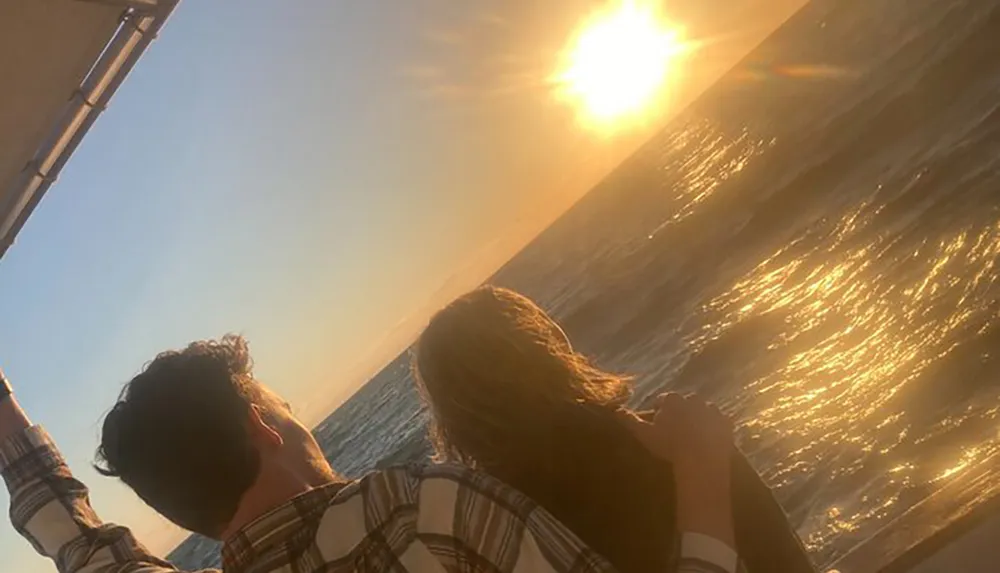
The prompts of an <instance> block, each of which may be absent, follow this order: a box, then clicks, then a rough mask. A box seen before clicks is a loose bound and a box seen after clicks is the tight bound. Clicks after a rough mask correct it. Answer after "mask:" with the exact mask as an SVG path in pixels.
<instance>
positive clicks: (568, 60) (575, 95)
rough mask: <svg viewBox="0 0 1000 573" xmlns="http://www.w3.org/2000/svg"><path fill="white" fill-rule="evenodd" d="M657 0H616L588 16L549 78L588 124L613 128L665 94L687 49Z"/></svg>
mask: <svg viewBox="0 0 1000 573" xmlns="http://www.w3.org/2000/svg"><path fill="white" fill-rule="evenodd" d="M657 4H658V2H655V0H616V1H614V2H613V3H612V4H611V5H609V6H608V7H607V8H605V9H603V10H600V11H598V12H596V13H594V14H593V15H592V16H591V17H589V18H587V19H586V20H585V22H584V24H583V25H582V26H581V27H580V30H579V32H578V33H577V34H576V35H575V36H574V37H573V38H572V39H571V40H570V42H569V43H568V45H567V47H566V50H565V51H564V53H563V58H562V60H563V61H562V62H561V66H560V69H559V71H557V72H556V74H555V76H554V78H553V80H554V84H555V89H556V94H557V95H558V96H559V97H560V98H562V99H565V100H567V101H569V102H570V103H571V104H572V105H573V106H574V107H576V108H577V115H578V116H579V119H580V120H581V121H582V122H583V123H585V124H588V125H591V126H596V127H601V128H604V129H609V128H610V129H613V128H617V127H622V126H623V125H625V124H627V123H629V121H630V120H632V121H634V120H641V119H643V118H644V117H646V116H647V115H649V114H650V113H651V112H652V111H653V110H651V107H653V106H654V104H655V103H656V102H657V101H658V100H659V99H660V98H661V97H662V96H663V95H664V92H665V91H666V90H667V88H668V84H669V83H670V80H671V77H672V75H673V74H674V72H675V71H676V69H675V68H676V65H677V61H678V59H679V57H680V56H681V55H683V54H685V53H686V52H688V51H689V45H688V44H687V43H686V42H685V41H684V39H683V31H682V30H681V29H680V28H678V27H675V26H672V25H671V24H670V23H669V22H667V21H666V19H665V18H664V17H663V15H662V14H661V13H660V11H659V10H658V9H657V7H656V6H657Z"/></svg>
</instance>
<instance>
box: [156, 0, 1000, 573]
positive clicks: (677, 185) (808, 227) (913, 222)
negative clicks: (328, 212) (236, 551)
mask: <svg viewBox="0 0 1000 573" xmlns="http://www.w3.org/2000/svg"><path fill="white" fill-rule="evenodd" d="M998 37H1000V2H998V1H996V0H965V1H961V0H955V1H949V2H942V1H940V0H871V1H860V0H859V1H848V0H814V1H813V2H812V3H810V4H808V5H807V6H806V7H805V8H804V9H803V10H802V11H800V12H799V13H798V14H797V15H795V16H794V17H793V18H792V19H791V20H790V21H789V22H788V23H787V24H786V25H785V26H783V27H782V28H781V29H780V30H779V31H778V32H776V33H775V34H774V35H773V36H772V37H771V38H770V39H769V40H768V41H767V42H765V43H764V44H763V45H762V46H761V47H760V48H759V49H757V50H756V51H754V52H753V53H752V54H751V55H750V56H748V57H747V58H746V59H745V60H744V61H742V62H741V63H740V64H739V65H738V66H737V67H736V68H735V69H734V70H733V71H732V73H730V74H728V75H727V76H726V77H725V78H724V79H723V80H722V81H721V82H720V83H719V84H718V85H717V86H715V87H714V88H713V89H712V90H711V91H709V92H708V93H707V94H705V96H704V97H702V98H701V99H700V100H699V101H698V102H697V103H696V104H695V105H694V106H692V107H691V108H690V109H688V110H687V111H686V112H685V113H683V114H682V115H681V116H679V117H678V118H677V119H676V120H675V121H673V122H672V123H671V124H670V125H669V126H668V127H667V128H666V129H665V130H664V131H663V132H662V133H660V134H659V135H658V136H656V137H655V138H653V139H652V140H651V141H650V142H648V144H647V145H645V146H644V147H643V148H642V149H640V150H639V152H637V153H636V154H635V155H634V156H633V157H632V158H630V159H629V160H628V161H626V162H625V163H624V164H623V165H622V166H621V167H619V168H618V169H617V170H616V171H615V172H613V173H612V174H611V175H610V176H609V177H608V178H607V179H606V180H605V181H603V182H602V183H601V184H600V185H598V186H597V187H596V188H595V189H594V190H593V191H591V192H590V193H589V194H588V195H587V196H586V197H585V198H584V199H583V200H582V201H581V202H580V203H579V204H577V205H576V206H575V207H574V208H573V209H572V210H571V211H570V212H568V213H567V214H566V215H565V216H564V217H562V218H561V219H560V220H559V221H557V222H556V223H555V224H554V225H553V226H552V227H550V228H549V229H548V230H547V231H546V232H545V233H544V234H543V235H542V236H540V237H539V238H538V239H537V240H536V241H534V242H533V243H532V244H531V245H529V246H528V247H527V248H526V249H525V250H524V251H523V252H522V253H520V254H519V255H518V256H517V257H516V258H514V259H513V260H512V261H511V262H510V263H509V264H507V265H506V266H505V267H503V268H502V269H501V270H500V271H499V272H498V273H497V275H496V276H495V277H494V279H493V281H492V282H494V283H496V284H501V285H504V286H509V287H513V288H516V289H518V290H520V291H522V292H525V293H527V294H529V295H530V296H532V297H534V298H536V299H537V300H539V301H541V302H542V303H543V304H544V305H545V306H546V307H547V308H549V309H550V310H552V312H553V313H554V314H555V315H556V316H557V317H558V318H559V319H560V321H562V322H563V324H564V325H565V326H566V329H567V331H568V332H569V334H570V336H571V337H572V338H573V339H574V341H575V342H576V344H577V346H579V347H580V348H581V349H582V350H584V351H585V352H587V353H588V354H590V355H592V356H594V357H595V358H596V360H597V361H598V363H599V364H601V365H602V366H604V367H607V368H613V369H619V370H621V371H627V372H630V373H633V374H635V375H636V376H637V387H638V396H637V398H636V399H637V401H641V400H642V399H644V398H645V397H646V396H648V395H650V394H652V393H655V392H657V391H659V390H661V389H663V388H672V389H677V390H681V391H698V392H699V393H701V394H704V395H706V396H707V397H709V398H711V399H712V400H714V401H716V402H718V403H719V404H721V405H722V406H723V407H724V408H725V409H726V410H727V411H728V412H729V413H731V414H732V415H733V417H734V419H735V420H736V421H737V425H738V430H737V440H738V443H739V444H740V446H741V447H742V449H743V450H744V451H745V452H746V453H747V455H748V456H749V457H750V458H751V460H752V461H753V462H754V464H755V466H756V467H757V468H758V470H759V471H760V472H761V474H762V475H763V476H764V477H765V478H766V479H767V481H768V482H769V483H770V484H771V485H772V486H773V487H774V488H775V491H776V494H777V495H778V497H779V499H780V500H781V501H782V503H783V505H784V506H785V508H786V509H787V511H788V512H789V515H790V518H791V520H792V521H793V523H794V525H795V526H796V527H797V528H798V530H799V532H800V534H801V535H802V537H803V539H804V540H805V542H806V543H807V545H808V548H809V549H810V551H811V552H812V554H813V557H814V559H815V561H816V562H817V563H819V564H829V563H831V562H832V561H833V560H835V559H836V558H837V557H839V556H841V555H843V554H844V553H845V552H847V551H849V550H850V549H851V548H852V547H854V546H856V545H857V544H858V543H859V542H861V541H863V540H865V539H867V538H869V537H871V535H872V534H873V533H874V532H876V531H878V530H879V529H880V528H882V527H884V526H886V524H889V523H890V522H892V520H893V519H895V518H897V517H898V516H900V515H902V514H903V513H904V512H905V511H907V509H909V508H911V507H913V506H914V505H916V504H918V503H919V502H920V501H921V500H924V499H926V498H927V497H928V496H929V495H931V494H932V493H934V492H936V491H939V490H941V489H942V488H946V487H948V486H949V484H955V483H960V481H961V480H962V479H963V478H965V477H968V476H970V475H975V476H976V479H977V481H976V482H975V483H976V488H977V490H976V493H975V496H977V497H975V499H980V498H981V499H985V498H986V497H988V496H990V495H992V494H993V493H996V490H997V489H1000V464H998V463H997V461H996V460H997V459H998V458H995V457H993V456H994V455H995V454H997V451H998V449H1000V424H998V414H1000V284H998V277H997V272H998V262H1000V57H998V56H1000V48H997V44H996V43H995V39H996V38H998ZM425 422H426V414H425V413H424V412H423V411H422V410H421V408H420V404H419V400H418V397H417V395H416V392H415V391H414V388H413V381H412V379H411V377H410V375H409V357H408V356H407V355H405V354H404V355H403V356H401V357H399V358H398V359H397V360H395V361H394V362H393V363H391V364H390V365H389V366H388V367H386V369H385V370H384V371H382V372H381V373H380V374H379V375H378V376H377V377H375V378H374V379H373V380H372V381H371V382H370V383H369V384H367V385H366V386H365V387H363V388H362V389H361V390H360V391H359V392H358V394H357V395H355V396H354V397H353V398H352V399H351V400H350V401H348V402H347V403H345V404H344V405H343V406H342V407H341V408H339V409H338V410H337V411H336V412H334V413H333V414H332V415H331V416H330V417H329V418H328V419H327V420H325V421H324V422H323V423H322V424H320V425H319V426H318V427H317V428H316V434H317V436H318V437H319V439H320V441H321V443H322V444H323V447H324V448H325V450H326V452H327V454H328V456H329V457H330V459H331V461H332V463H333V464H334V466H335V467H336V468H337V469H338V470H339V471H341V472H343V473H345V474H347V475H350V476H357V475H361V474H363V473H364V472H366V471H369V470H371V469H372V468H374V467H376V466H377V464H379V462H380V460H389V461H394V460H401V459H408V458H414V457H421V456H424V455H426V452H427V445H426V442H425V440H424V438H423V432H424V424H425ZM171 557H172V558H173V560H174V561H175V562H176V563H178V564H179V565H182V566H185V567H196V566H208V565H212V564H214V563H217V555H216V548H215V547H214V546H213V545H212V544H210V543H207V542H205V541H204V540H199V539H192V540H189V541H188V542H185V544H183V545H182V546H181V547H179V548H178V549H177V550H176V551H175V552H174V554H173V555H172V556H171Z"/></svg>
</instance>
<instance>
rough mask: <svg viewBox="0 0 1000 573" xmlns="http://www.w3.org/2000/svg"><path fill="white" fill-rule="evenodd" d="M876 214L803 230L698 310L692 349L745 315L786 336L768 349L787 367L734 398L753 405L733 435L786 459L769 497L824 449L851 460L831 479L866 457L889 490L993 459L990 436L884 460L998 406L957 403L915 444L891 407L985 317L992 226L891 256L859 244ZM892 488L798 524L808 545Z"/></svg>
mask: <svg viewBox="0 0 1000 573" xmlns="http://www.w3.org/2000/svg"><path fill="white" fill-rule="evenodd" d="M881 209H882V208H881V207H874V206H872V205H871V204H863V205H860V206H858V207H857V208H855V209H854V210H853V211H851V212H849V213H848V214H847V215H846V216H844V217H842V218H841V219H840V220H839V221H838V222H836V223H835V224H832V225H830V226H829V228H828V229H827V230H822V229H813V230H810V231H809V232H807V233H805V235H804V236H802V237H800V238H799V239H797V240H796V241H794V242H792V243H791V244H789V245H788V246H786V247H785V248H783V249H780V250H779V251H778V252H776V253H774V254H773V256H771V257H769V258H767V259H766V260H764V261H763V262H762V263H760V264H759V265H758V266H757V267H756V268H755V269H754V270H753V271H752V272H750V273H749V274H748V275H747V276H745V277H744V278H743V279H742V280H740V281H739V282H738V283H737V284H735V285H734V286H733V287H732V288H731V289H729V290H728V291H727V292H725V293H724V294H722V295H721V296H719V297H717V298H716V299H714V300H713V301H712V302H711V303H710V304H709V305H708V307H707V312H708V313H709V314H710V315H711V316H713V317H715V318H716V320H714V322H713V323H712V325H711V326H710V327H709V328H707V329H706V330H705V331H704V333H703V334H702V335H701V337H700V338H699V339H698V340H697V341H696V346H699V345H704V344H706V343H708V342H709V341H711V340H713V339H715V338H718V337H720V336H721V335H723V334H724V333H725V332H726V331H727V330H728V329H729V328H731V327H733V326H734V325H736V324H738V323H740V322H742V321H746V320H748V319H750V318H753V317H758V316H762V315H772V316H778V317H781V319H782V320H784V325H785V326H786V328H784V329H783V334H782V336H781V337H780V338H779V339H778V341H777V342H774V343H772V344H771V346H769V350H779V351H783V352H785V353H786V354H787V357H786V358H785V359H784V360H783V362H782V363H781V365H780V366H779V367H778V368H775V369H773V370H772V371H769V372H767V373H764V374H762V375H761V376H760V377H759V378H757V379H755V380H753V381H751V382H749V386H748V391H747V392H746V395H747V396H749V398H744V400H755V401H757V402H758V403H759V404H765V407H764V408H763V409H755V410H754V415H753V417H752V418H750V419H747V420H744V421H743V424H742V425H743V429H744V430H745V431H746V432H747V433H748V434H749V435H751V436H756V437H758V438H762V439H770V440H777V441H780V442H782V443H783V444H785V447H787V448H788V449H789V450H790V451H791V454H790V455H788V456H787V457H786V458H785V459H784V460H783V461H779V462H778V463H777V464H776V465H775V467H773V468H771V469H772V472H773V473H772V475H770V476H769V477H770V479H771V480H772V482H773V483H775V484H776V485H778V486H781V485H784V484H789V483H793V482H794V481H795V478H796V477H799V476H801V475H802V473H803V472H807V471H810V469H811V468H815V467H816V466H817V464H819V463H821V462H822V456H823V455H824V452H828V451H830V449H831V448H839V449H840V450H842V451H843V450H845V449H846V450H847V451H848V452H853V453H848V454H847V455H846V456H841V457H842V459H839V460H837V463H836V464H835V469H833V470H831V471H832V472H833V475H834V477H835V478H838V477H844V476H849V475H851V474H852V473H856V472H857V471H858V470H859V469H860V467H861V464H862V463H871V459H872V458H871V456H872V455H877V456H882V457H884V458H886V459H887V461H888V460H890V459H891V460H892V463H891V464H889V465H887V467H886V471H884V472H883V473H881V474H880V475H879V478H878V479H880V480H884V481H886V482H887V483H892V484H896V485H898V486H910V485H918V484H924V485H927V484H933V483H936V482H942V481H946V480H949V479H951V478H954V477H956V476H958V475H960V474H961V473H962V472H964V471H966V470H967V469H968V468H970V467H974V466H975V465H976V464H978V463H980V462H982V461H984V460H986V459H987V458H989V457H990V456H992V455H994V454H996V453H997V451H998V449H1000V448H998V444H1000V439H998V436H997V435H994V439H993V440H992V441H987V442H985V443H983V442H982V440H981V439H978V438H977V439H975V440H971V441H970V443H968V444H967V445H966V446H965V447H964V448H961V449H959V450H957V451H956V450H954V449H952V450H950V451H947V452H943V453H941V452H937V453H936V455H935V456H931V458H932V459H931V461H927V462H923V463H922V462H921V460H920V459H917V458H916V457H911V456H909V454H904V453H900V452H898V451H897V450H899V449H900V446H901V445H902V444H905V443H909V442H912V443H914V444H919V443H921V442H927V441H930V440H933V439H935V437H936V436H940V435H942V434H944V433H946V432H948V431H949V430H954V429H955V428H957V427H958V426H959V425H961V424H962V423H964V422H965V421H967V420H970V419H973V418H978V419H984V420H991V421H993V422H992V423H993V424H994V426H995V425H996V424H995V421H996V419H997V416H998V409H1000V408H998V407H991V408H985V407H983V406H982V405H977V406H974V405H970V406H969V407H968V408H967V410H966V412H965V413H963V414H962V415H960V416H955V415H952V416H945V417H943V418H942V419H940V420H939V421H938V423H937V424H936V425H935V426H934V427H933V428H932V429H931V430H930V431H929V432H928V431H926V430H925V429H924V428H921V429H920V430H921V433H922V437H920V438H919V439H914V438H911V437H910V434H911V431H910V430H911V421H910V420H909V418H908V417H907V415H905V413H904V412H901V411H899V410H898V405H897V406H895V408H896V409H894V400H897V399H900V396H901V395H902V394H905V393H906V390H907V388H908V386H909V385H911V384H914V383H917V382H919V381H921V380H922V376H924V375H925V374H927V373H928V372H929V369H931V368H932V367H934V365H936V364H939V363H940V361H942V360H944V359H946V358H947V357H948V356H949V354H950V353H952V352H953V351H954V350H955V348H956V347H957V346H958V345H959V343H960V341H961V340H962V339H964V338H968V337H969V336H970V335H974V334H976V333H979V332H982V331H983V330H984V329H986V328H988V327H989V325H990V324H991V323H993V322H994V321H995V320H996V317H997V313H996V308H995V304H994V299H995V296H988V293H989V292H990V289H991V288H993V287H994V286H995V283H996V281H997V275H996V263H997V260H998V257H1000V224H996V223H994V224H991V225H986V226H980V227H974V226H970V227H966V228H963V229H960V230H957V231H953V232H951V233H946V234H944V235H942V236H941V237H939V238H937V240H933V239H923V240H922V241H921V242H918V243H919V246H918V247H917V248H916V249H915V250H914V249H903V248H902V245H903V244H904V242H903V241H904V239H902V238H900V237H898V236H897V237H889V236H884V235H882V236H877V237H878V238H876V239H874V240H869V241H867V242H865V243H862V244H859V242H858V240H857V237H858V236H859V231H861V230H863V229H867V228H868V226H869V225H871V224H872V221H873V219H875V218H876V217H877V216H878V215H879V213H880V211H881ZM910 241H911V243H910V244H912V239H910ZM817 244H818V245H820V246H819V247H815V245H817ZM959 382H960V381H955V383H959ZM931 406H933V405H931ZM931 406H928V407H931ZM899 458H902V459H899ZM929 463H930V464H936V465H934V466H933V467H927V464H929ZM902 489H903V488H902V487H895V488H892V491H894V492H895V493H893V494H891V495H887V496H883V497H880V498H879V499H871V498H868V497H860V499H856V500H854V501H853V503H851V504H850V506H849V507H848V506H846V505H845V506H842V507H836V508H830V509H829V511H826V512H821V513H819V514H818V515H815V516H812V517H809V518H808V519H807V520H809V521H812V523H811V525H810V526H809V527H808V528H807V529H808V530H809V531H811V532H812V534H811V537H810V538H809V539H808V540H807V541H808V543H809V544H810V545H813V546H820V545H823V543H824V541H825V540H826V539H828V538H829V537H830V536H836V535H839V534H842V533H843V532H845V531H852V530H854V529H856V528H857V527H858V526H859V524H861V523H864V522H867V521H869V520H871V519H879V518H882V517H885V516H886V515H888V513H889V512H890V510H891V509H892V507H893V506H894V504H896V503H898V501H899V497H900V493H899V492H900V491H901V490H902Z"/></svg>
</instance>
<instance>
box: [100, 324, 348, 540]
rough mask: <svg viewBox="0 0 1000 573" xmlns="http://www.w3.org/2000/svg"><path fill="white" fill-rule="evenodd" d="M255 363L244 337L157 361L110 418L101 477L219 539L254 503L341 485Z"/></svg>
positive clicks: (190, 348) (132, 384)
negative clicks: (262, 378)
mask: <svg viewBox="0 0 1000 573" xmlns="http://www.w3.org/2000/svg"><path fill="white" fill-rule="evenodd" d="M252 366H253V365H252V361H251V359H250V353H249V350H248V347H247V343H246V341H245V340H244V339H243V338H242V337H239V336H234V335H227V336H225V337H223V338H222V339H221V340H218V341H200V342H195V343H192V344H191V345H189V346H188V347H187V348H185V349H184V350H180V351H169V352H164V353H162V354H160V355H159V356H157V357H156V358H155V359H154V360H153V361H152V362H150V363H149V364H148V365H147V366H146V368H145V369H144V370H143V371H142V373H140V374H139V375H138V376H136V377H135V378H133V379H132V381H131V382H129V383H128V384H127V385H126V386H125V388H124V390H123V391H122V393H121V396H120V398H119V400H118V403H117V404H115V406H114V407H113V408H112V409H111V411H110V412H109V413H108V415H107V417H106V418H105V420H104V428H103V431H102V436H101V445H100V447H99V448H98V450H97V459H98V467H97V469H98V471H100V472H101V473H102V474H104V475H108V476H116V477H118V478H120V479H121V480H122V481H123V482H125V483H126V484H127V485H128V486H129V487H131V488H132V489H133V490H135V492H136V493H137V494H138V495H139V497H141V498H142V499H143V500H144V501H145V502H146V503H147V504H149V505H150V506H151V507H152V508H153V509H155V510H157V511H158V512H160V513H161V514H163V515H164V516H165V517H166V518H168V519H170V520H171V521H173V522H174V523H176V524H178V525H180V526H181V527H184V528H185V529H189V530H191V531H194V532H196V533H200V534H202V535H206V536H209V537H214V538H219V537H221V536H222V535H223V534H224V533H225V532H226V531H227V530H228V529H229V528H230V525H231V524H232V522H233V520H234V518H235V517H236V515H237V512H238V510H241V509H242V510H243V512H242V513H245V512H246V509H247V508H246V507H245V506H247V505H248V504H250V505H254V506H255V507H256V506H261V508H260V509H261V510H266V509H269V508H268V507H266V505H267V504H268V503H273V501H274V500H270V499H264V498H267V497H268V496H273V495H275V494H278V495H281V494H286V493H288V494H292V495H294V493H297V489H298V490H300V491H304V490H306V489H308V488H309V487H310V486H316V485H320V484H321V483H324V482H327V481H330V480H332V479H333V477H334V476H333V471H332V470H331V469H330V466H329V465H328V464H327V462H326V460H325V459H324V458H323V454H322V451H321V450H320V448H319V445H318V444H317V443H316V440H315V439H314V438H313V436H312V434H311V433H310V432H309V430H308V429H307V428H305V427H304V426H303V425H302V424H301V423H300V422H298V421H297V420H296V419H295V418H294V417H293V416H292V414H291V411H290V410H289V408H288V404H286V403H285V402H284V401H282V400H281V399H280V398H278V396H277V395H275V394H274V393H273V392H271V391H270V390H268V389H267V388H265V387H264V386H263V385H261V384H260V383H259V382H257V381H256V380H255V379H254V377H253V373H252ZM264 482H266V483H264ZM265 486H266V489H267V491H258V490H261V489H262V488H264V487H265ZM252 498H253V499H252ZM277 501H282V500H277Z"/></svg>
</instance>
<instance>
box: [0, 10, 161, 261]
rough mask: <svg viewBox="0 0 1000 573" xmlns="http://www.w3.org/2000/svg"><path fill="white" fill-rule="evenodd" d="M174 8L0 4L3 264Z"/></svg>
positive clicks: (0, 245)
mask: <svg viewBox="0 0 1000 573" xmlns="http://www.w3.org/2000/svg"><path fill="white" fill-rule="evenodd" d="M177 2H178V0H11V1H5V2H0V77H2V78H3V79H4V81H3V83H2V84H0V257H2V256H3V255H4V253H6V251H7V249H8V248H9V247H10V246H11V244H13V242H14V237H15V236H16V235H17V233H18V231H20V230H21V228H22V227H23V226H24V223H25V221H27V219H28V216H29V215H30V214H31V211H32V210H33V209H34V208H35V206H36V205H37V204H38V202H39V200H41V198H42V196H43V195H44V194H45V192H46V191H47V190H48V188H49V186H51V185H52V183H53V182H54V181H55V179H56V177H57V176H58V174H59V170H60V169H62V167H63V165H65V164H66V161H67V160H68V159H69V157H70V155H71V154H72V153H73V151H74V150H75V149H76V147H77V145H78V144H79V143H80V140H81V139H82V138H83V136H84V135H85V134H86V133H87V130H88V129H89V128H90V126H91V125H92V124H93V123H94V121H95V120H96V119H97V116H99V115H100V113H101V112H102V111H103V110H104V108H105V107H106V106H107V104H108V102H109V101H110V99H111V96H112V95H113V94H114V92H115V90H116V89H117V87H118V86H119V85H120V84H121V82H122V80H124V79H125V76H126V75H127V74H128V72H129V71H130V70H131V69H132V66H134V65H135V62H136V61H137V60H138V59H139V57H140V56H141V55H142V52H143V51H144V50H145V49H146V47H147V46H148V45H149V44H150V42H151V41H152V40H153V38H154V37H155V36H156V33H157V32H158V31H159V29H160V27H161V26H162V25H163V22H164V21H165V20H166V19H167V17H168V16H169V15H170V13H171V11H172V10H173V9H174V7H175V6H176V5H177Z"/></svg>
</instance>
